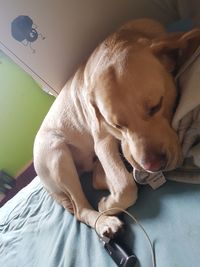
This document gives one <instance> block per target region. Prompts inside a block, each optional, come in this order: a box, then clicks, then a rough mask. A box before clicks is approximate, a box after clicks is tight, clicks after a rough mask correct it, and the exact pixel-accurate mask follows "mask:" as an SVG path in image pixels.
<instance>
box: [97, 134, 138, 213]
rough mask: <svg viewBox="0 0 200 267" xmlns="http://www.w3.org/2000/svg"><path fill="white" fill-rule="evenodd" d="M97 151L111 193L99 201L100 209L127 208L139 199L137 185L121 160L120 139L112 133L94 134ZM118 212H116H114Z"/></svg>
mask: <svg viewBox="0 0 200 267" xmlns="http://www.w3.org/2000/svg"><path fill="white" fill-rule="evenodd" d="M94 143H95V152H96V155H97V156H98V158H99V160H100V162H101V164H102V166H103V169H104V171H105V174H106V183H107V185H108V188H109V190H110V195H109V196H108V197H104V198H102V199H101V201H100V202H99V211H104V210H107V209H109V208H114V207H119V208H122V209H127V208H128V207H130V206H131V205H133V204H134V203H135V201H136V199H137V186H136V183H135V181H134V179H133V176H132V174H131V173H129V172H128V171H127V169H126V167H125V165H124V163H123V162H122V160H121V157H120V154H119V150H118V141H117V140H116V139H115V138H114V137H113V136H112V135H110V134H108V133H105V134H104V135H103V136H100V135H99V134H96V135H94ZM114 213H116V212H114Z"/></svg>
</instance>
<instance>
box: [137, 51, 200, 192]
mask: <svg viewBox="0 0 200 267" xmlns="http://www.w3.org/2000/svg"><path fill="white" fill-rule="evenodd" d="M176 83H177V87H178V88H179V94H180V99H179V104H178V106H177V109H176V112H175V114H174V117H173V121H172V126H173V128H174V129H175V130H176V131H177V133H178V136H179V140H180V142H181V146H182V154H183V164H182V166H181V167H180V168H177V169H175V170H173V171H169V172H164V173H162V172H158V173H155V174H150V173H146V172H138V171H136V170H134V178H135V180H136V181H137V182H138V183H141V184H150V185H151V186H152V187H153V188H157V187H159V186H160V185H162V184H164V182H165V181H166V179H169V180H175V181H178V182H185V183H194V184H195V183H196V184H200V47H199V48H198V49H197V50H196V51H195V53H194V54H193V55H192V57H191V58H190V59H189V60H188V61H187V62H186V63H185V64H184V65H183V66H182V67H181V69H180V70H179V72H178V74H177V76H176ZM165 178H166V179H165Z"/></svg>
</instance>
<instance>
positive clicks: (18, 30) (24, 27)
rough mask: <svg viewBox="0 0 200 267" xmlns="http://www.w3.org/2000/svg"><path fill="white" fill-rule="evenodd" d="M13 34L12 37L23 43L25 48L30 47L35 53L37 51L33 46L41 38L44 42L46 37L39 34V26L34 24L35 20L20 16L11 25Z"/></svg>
mask: <svg viewBox="0 0 200 267" xmlns="http://www.w3.org/2000/svg"><path fill="white" fill-rule="evenodd" d="M11 34H12V37H13V38H14V39H15V40H17V41H19V42H21V43H22V44H23V45H25V46H29V47H30V48H31V50H32V52H33V53H35V49H33V48H32V46H31V44H32V43H33V42H35V41H36V40H37V39H38V37H39V36H40V37H41V38H42V40H44V39H45V37H44V36H43V35H42V34H41V33H38V31H37V26H36V25H35V24H34V23H33V20H32V19H31V18H30V17H29V16H24V15H21V16H18V17H16V18H15V19H14V20H13V21H12V23H11Z"/></svg>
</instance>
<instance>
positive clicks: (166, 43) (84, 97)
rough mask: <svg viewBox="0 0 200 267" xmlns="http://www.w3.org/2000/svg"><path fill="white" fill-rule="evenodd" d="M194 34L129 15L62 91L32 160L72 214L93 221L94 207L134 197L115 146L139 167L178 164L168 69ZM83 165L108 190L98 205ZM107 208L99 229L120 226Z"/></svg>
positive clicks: (105, 231) (97, 185)
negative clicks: (84, 182) (83, 179)
mask: <svg viewBox="0 0 200 267" xmlns="http://www.w3.org/2000/svg"><path fill="white" fill-rule="evenodd" d="M197 35H199V30H193V31H191V32H188V33H176V34H168V33H166V32H165V30H164V28H163V27H162V26H161V25H160V24H159V23H158V22H156V21H153V20H150V19H140V20H135V21H131V22H129V23H127V24H125V25H124V26H122V27H121V28H119V29H118V30H117V31H116V32H115V33H113V34H112V35H111V36H109V37H108V38H107V39H106V40H105V41H104V42H103V43H102V44H100V45H99V46H98V47H97V48H96V50H95V51H94V52H93V53H92V55H91V56H90V58H89V59H88V61H87V62H86V63H85V64H83V65H82V66H81V67H80V68H79V69H78V71H77V72H76V73H75V75H74V76H73V77H72V78H71V79H70V80H69V81H68V82H67V84H66V85H65V86H64V88H63V89H62V91H61V93H60V94H59V96H58V97H57V99H56V100H55V102H54V103H53V105H52V107H51V109H50V110H49V112H48V114H47V116H46V118H45V119H44V121H43V123H42V125H41V128H40V129H39V131H38V134H37V136H36V139H35V144H34V164H35V169H36V172H37V174H38V175H39V177H40V178H41V180H42V182H43V183H44V186H45V187H46V189H47V190H48V192H49V193H50V194H51V195H52V196H53V198H54V199H55V200H56V201H57V202H59V203H60V204H61V205H62V206H63V207H64V208H65V209H67V210H68V211H70V212H71V213H73V214H74V215H75V216H76V217H77V219H78V220H80V221H82V222H84V223H86V224H88V225H89V226H91V227H94V225H95V222H96V219H97V217H98V216H99V212H102V211H104V210H106V209H109V208H113V207H119V208H122V209H127V208H128V207H129V206H131V205H133V204H134V203H135V201H136V199H137V186H136V183H135V182H134V179H133V175H132V174H131V173H129V172H128V171H127V169H126V167H125V166H124V163H123V161H122V159H121V157H120V153H119V151H118V146H119V144H120V145H121V149H122V152H123V154H124V156H125V158H126V160H127V161H128V162H129V163H130V164H131V165H132V166H133V167H134V168H136V169H138V170H145V171H148V172H157V171H160V170H170V169H174V168H176V166H177V165H179V164H180V162H181V152H180V151H181V150H180V144H179V141H178V137H177V135H176V133H175V131H174V130H173V129H172V127H171V125H170V123H171V118H172V114H173V110H174V106H175V102H176V88H175V84H174V81H173V77H172V75H171V72H172V71H173V69H174V67H175V60H174V59H175V57H174V56H176V55H178V53H177V51H179V50H180V49H182V50H184V49H185V48H186V47H187V46H188V43H189V42H190V40H193V39H195V38H196V36H197ZM95 158H97V160H95ZM86 171H87V172H88V171H92V172H93V185H94V187H95V188H99V189H108V190H109V192H110V194H109V195H108V197H104V198H102V199H101V200H100V202H99V204H98V211H96V210H94V209H93V208H92V207H91V205H90V204H89V202H88V200H87V199H86V197H85V195H84V193H83V190H82V187H81V184H80V180H79V176H80V175H81V174H82V173H83V172H86ZM113 214H114V212H112V213H111V212H110V213H109V215H103V216H102V217H101V218H100V220H99V221H98V225H97V232H98V234H99V235H101V236H103V235H107V236H112V235H113V234H115V233H116V232H117V231H118V230H119V228H121V226H122V223H121V221H120V220H119V219H118V218H117V217H116V216H113Z"/></svg>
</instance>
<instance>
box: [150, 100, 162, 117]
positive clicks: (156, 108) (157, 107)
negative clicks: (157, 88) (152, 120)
mask: <svg viewBox="0 0 200 267" xmlns="http://www.w3.org/2000/svg"><path fill="white" fill-rule="evenodd" d="M162 102H163V97H161V98H160V101H159V102H158V104H156V105H154V106H152V107H149V108H148V115H149V116H150V117H152V116H153V115H155V114H156V113H157V112H158V111H159V110H160V109H161V107H162Z"/></svg>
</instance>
